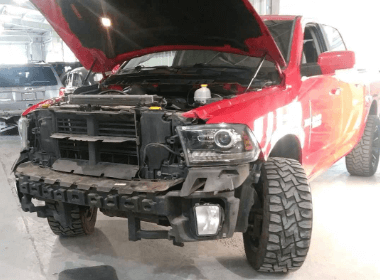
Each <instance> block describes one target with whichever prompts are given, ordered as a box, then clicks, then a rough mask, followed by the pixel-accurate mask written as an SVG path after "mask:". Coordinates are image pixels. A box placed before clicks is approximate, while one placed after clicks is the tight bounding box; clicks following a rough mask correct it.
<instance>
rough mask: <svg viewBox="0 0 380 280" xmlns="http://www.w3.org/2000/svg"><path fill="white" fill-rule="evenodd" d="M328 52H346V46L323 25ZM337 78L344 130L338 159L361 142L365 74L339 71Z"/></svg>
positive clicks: (340, 140)
mask: <svg viewBox="0 0 380 280" xmlns="http://www.w3.org/2000/svg"><path fill="white" fill-rule="evenodd" d="M321 30H322V32H323V35H324V38H325V42H326V43H327V48H328V51H345V50H347V49H346V46H345V44H344V41H343V38H342V36H341V35H340V33H339V31H338V30H337V29H335V28H333V27H331V26H328V25H321ZM335 78H336V79H337V80H338V83H339V90H340V92H341V93H340V95H341V98H342V115H341V122H342V129H341V133H340V135H339V140H338V141H339V143H338V146H337V149H336V150H335V154H334V156H335V157H336V159H339V158H341V157H342V156H344V155H346V154H347V153H348V152H349V151H350V150H351V148H352V147H353V146H354V145H355V144H356V143H357V141H358V140H359V137H360V135H359V130H360V128H361V124H362V119H363V114H364V107H365V104H364V102H365V100H364V96H365V92H366V89H365V86H364V84H365V81H364V78H365V73H359V72H358V70H357V69H346V70H337V71H336V72H335Z"/></svg>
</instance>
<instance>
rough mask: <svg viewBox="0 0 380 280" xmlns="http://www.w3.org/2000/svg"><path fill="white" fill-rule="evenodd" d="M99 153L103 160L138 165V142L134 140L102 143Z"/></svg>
mask: <svg viewBox="0 0 380 280" xmlns="http://www.w3.org/2000/svg"><path fill="white" fill-rule="evenodd" d="M99 153H100V161H101V162H112V163H122V164H131V165H138V159H137V151H136V144H135V143H133V142H124V143H117V144H113V143H112V144H110V143H100V144H99Z"/></svg>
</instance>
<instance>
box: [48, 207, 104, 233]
mask: <svg viewBox="0 0 380 280" xmlns="http://www.w3.org/2000/svg"><path fill="white" fill-rule="evenodd" d="M48 207H50V208H52V209H55V204H54V203H49V204H48ZM97 213H98V208H90V207H82V206H77V205H70V211H68V212H67V213H66V212H62V213H60V215H70V217H69V219H71V221H72V225H71V226H70V227H68V226H63V225H61V223H60V222H59V221H57V220H56V219H54V217H48V223H49V226H50V229H51V230H52V232H53V233H54V234H56V235H60V236H65V237H76V236H81V235H90V234H92V233H93V232H94V230H95V223H96V218H97Z"/></svg>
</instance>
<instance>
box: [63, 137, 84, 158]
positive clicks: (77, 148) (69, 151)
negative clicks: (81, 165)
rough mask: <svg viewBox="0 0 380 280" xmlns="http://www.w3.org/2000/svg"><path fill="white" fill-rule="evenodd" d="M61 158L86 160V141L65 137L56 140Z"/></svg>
mask: <svg viewBox="0 0 380 280" xmlns="http://www.w3.org/2000/svg"><path fill="white" fill-rule="evenodd" d="M58 144H59V151H60V153H61V158H69V159H82V160H88V159H89V156H88V143H87V142H82V141H73V140H67V139H60V140H58Z"/></svg>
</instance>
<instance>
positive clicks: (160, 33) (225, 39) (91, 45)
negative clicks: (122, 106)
mask: <svg viewBox="0 0 380 280" xmlns="http://www.w3.org/2000/svg"><path fill="white" fill-rule="evenodd" d="M31 2H32V3H33V4H34V5H35V6H36V7H37V8H38V9H39V10H40V11H41V13H42V14H43V15H44V16H45V17H46V19H47V20H48V21H49V23H50V24H51V25H52V27H53V28H54V29H55V30H56V32H57V33H58V34H59V36H61V38H62V39H63V41H64V42H65V43H66V44H67V45H68V46H69V48H70V49H71V50H72V51H73V52H74V54H75V55H76V57H77V58H78V59H79V61H80V62H81V63H82V64H83V66H84V67H86V68H87V69H89V68H90V67H91V65H92V64H93V63H94V61H95V64H94V68H93V70H94V71H95V72H105V71H109V70H111V69H112V68H113V67H114V66H115V65H117V64H119V63H121V62H123V61H125V60H128V59H130V58H132V57H136V56H140V55H143V54H147V53H153V52H159V51H168V50H180V49H182V50H183V49H207V50H215V51H222V52H231V53H238V54H244V55H250V56H257V57H262V56H263V55H264V54H267V55H268V58H269V59H270V60H272V61H274V62H277V63H278V65H279V66H285V64H286V63H285V60H284V58H283V57H282V55H281V52H280V50H279V49H278V47H277V45H276V43H275V42H274V40H273V38H272V36H271V35H270V33H269V31H268V29H267V27H266V26H265V24H264V23H263V21H262V20H261V18H260V16H259V15H258V14H257V13H256V11H255V10H254V8H253V7H252V5H251V4H250V3H249V2H248V0H177V1H170V0H127V1H126V0H124V1H123V0H103V1H99V0H97V1H94V0H31ZM102 18H107V19H109V20H110V22H111V26H110V27H105V26H104V25H103V24H102Z"/></svg>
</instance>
